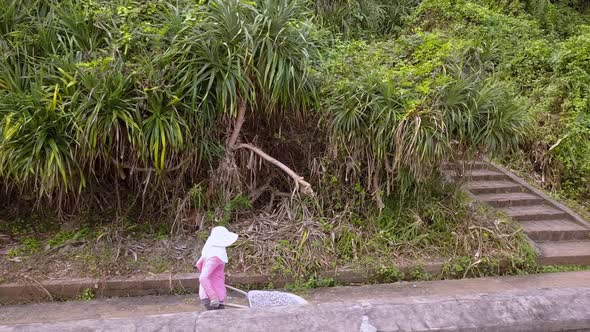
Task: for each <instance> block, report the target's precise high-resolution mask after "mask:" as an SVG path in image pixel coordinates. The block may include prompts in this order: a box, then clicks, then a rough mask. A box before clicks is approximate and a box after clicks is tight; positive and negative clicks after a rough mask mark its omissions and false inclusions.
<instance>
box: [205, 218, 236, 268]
mask: <svg viewBox="0 0 590 332" xmlns="http://www.w3.org/2000/svg"><path fill="white" fill-rule="evenodd" d="M237 239H238V234H236V233H232V232H230V231H228V230H227V228H225V227H223V226H217V227H214V228H213V229H212V230H211V235H209V238H207V242H205V245H204V246H203V250H202V251H201V256H203V257H212V256H217V257H219V259H221V260H222V261H223V262H224V263H227V262H228V258H227V253H226V251H225V248H226V247H229V246H231V245H232V244H233V243H234V242H236V240H237Z"/></svg>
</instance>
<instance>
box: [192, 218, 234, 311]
mask: <svg viewBox="0 0 590 332" xmlns="http://www.w3.org/2000/svg"><path fill="white" fill-rule="evenodd" d="M237 239H238V234H235V233H232V232H230V231H228V230H227V228H225V227H223V226H217V227H215V228H213V230H212V231H211V235H210V236H209V238H208V239H207V242H205V245H204V246H203V250H202V251H201V258H199V260H198V261H197V262H196V263H195V266H196V267H197V269H199V271H200V272H201V274H200V276H199V298H200V299H201V303H203V305H204V306H205V308H207V310H216V309H223V308H224V306H223V303H224V302H225V297H226V290H225V264H226V263H227V262H228V259H227V252H226V251H225V248H226V247H229V246H230V245H232V244H233V243H234V242H236V240H237Z"/></svg>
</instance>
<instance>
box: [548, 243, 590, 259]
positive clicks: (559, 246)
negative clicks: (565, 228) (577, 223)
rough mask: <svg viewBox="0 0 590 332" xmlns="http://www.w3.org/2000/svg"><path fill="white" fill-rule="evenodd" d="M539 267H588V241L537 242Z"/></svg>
mask: <svg viewBox="0 0 590 332" xmlns="http://www.w3.org/2000/svg"><path fill="white" fill-rule="evenodd" d="M537 247H538V248H539V251H540V255H539V264H541V265H590V241H588V240H587V241H560V242H539V243H537Z"/></svg>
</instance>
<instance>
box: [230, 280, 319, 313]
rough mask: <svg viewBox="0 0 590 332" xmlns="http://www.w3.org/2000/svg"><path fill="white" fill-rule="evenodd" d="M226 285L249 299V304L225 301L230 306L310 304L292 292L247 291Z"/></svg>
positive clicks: (254, 306)
mask: <svg viewBox="0 0 590 332" xmlns="http://www.w3.org/2000/svg"><path fill="white" fill-rule="evenodd" d="M225 287H226V288H227V289H229V290H231V291H234V292H236V293H238V294H240V295H243V296H244V297H245V298H246V299H247V300H248V305H247V306H245V305H241V304H234V303H224V305H225V306H226V307H229V308H269V307H281V306H288V305H302V304H308V302H307V301H305V300H304V299H303V298H302V297H300V296H297V295H295V294H291V293H286V292H279V291H262V290H251V291H248V292H245V291H243V290H241V289H238V288H235V287H232V286H228V285H225Z"/></svg>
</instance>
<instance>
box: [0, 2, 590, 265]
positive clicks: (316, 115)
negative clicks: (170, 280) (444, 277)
mask: <svg viewBox="0 0 590 332" xmlns="http://www.w3.org/2000/svg"><path fill="white" fill-rule="evenodd" d="M0 5H1V6H2V8H3V12H2V13H0V183H2V185H3V186H2V189H3V191H2V193H1V195H2V201H3V204H4V212H3V216H4V217H5V218H10V219H13V218H20V217H22V218H31V216H30V215H29V214H30V212H31V206H34V211H33V212H34V214H35V218H41V219H49V220H52V221H53V220H56V218H57V220H60V221H62V222H66V221H69V220H71V219H75V220H81V221H82V222H83V223H86V224H88V225H89V227H90V228H91V229H93V230H92V231H90V230H89V229H90V228H87V230H89V234H94V235H92V236H91V235H89V234H84V236H81V237H80V238H82V239H92V240H93V241H94V240H96V241H97V242H99V240H108V241H111V243H110V244H112V243H115V242H116V239H115V238H116V236H115V235H116V234H129V224H138V223H139V224H145V223H146V222H147V221H149V220H158V223H157V224H158V225H160V224H162V225H163V226H162V225H160V226H149V227H155V228H156V229H161V228H160V227H163V228H162V229H164V231H162V232H159V233H163V234H167V233H169V232H171V233H174V232H177V231H194V230H202V229H206V226H209V225H211V224H213V223H233V226H232V227H235V228H236V229H238V230H240V231H243V233H242V235H243V236H244V237H245V238H246V239H245V240H244V242H243V243H241V244H239V246H240V247H241V248H242V249H243V252H244V253H248V255H246V256H247V257H251V258H244V256H240V260H239V261H240V263H239V266H236V267H235V268H236V269H238V270H240V269H245V266H247V265H248V264H254V263H255V262H260V257H263V258H264V259H267V260H266V261H265V262H264V263H260V264H261V265H265V264H266V267H268V268H272V269H274V270H279V271H289V272H290V273H295V272H297V273H299V272H301V270H309V271H314V270H321V269H322V268H326V267H327V266H331V265H333V264H347V263H348V262H350V261H357V262H358V261H360V260H361V258H362V257H367V262H363V263H367V264H368V263H371V264H375V263H376V264H381V263H382V261H383V258H384V257H385V258H387V259H389V260H391V259H392V257H391V254H390V253H392V252H393V253H394V254H393V256H395V257H394V260H396V261H398V262H399V261H403V260H406V259H414V258H416V257H418V256H420V254H421V255H422V256H424V257H427V258H440V257H443V256H444V257H445V258H446V257H455V258H456V260H454V261H453V262H454V263H453V264H454V265H453V266H455V267H457V266H458V267H459V268H451V269H450V271H451V272H449V274H450V275H452V274H453V273H452V271H454V270H458V271H455V272H457V273H458V274H462V273H463V272H460V271H464V270H465V269H467V270H468V271H471V270H473V269H474V267H478V266H482V268H481V269H482V270H481V271H480V272H481V274H485V273H489V270H490V269H491V270H494V271H496V273H500V272H498V270H499V268H498V266H499V265H500V263H499V262H500V260H510V261H511V262H512V265H511V267H510V268H508V269H506V270H509V271H511V272H515V271H516V272H517V271H522V270H527V269H528V268H529V267H530V265H531V255H530V250H529V248H528V247H526V245H524V242H525V241H524V239H523V238H521V237H520V235H519V234H516V233H514V232H512V231H513V229H512V226H511V225H508V224H506V225H504V224H503V223H502V225H504V226H499V224H498V223H497V220H498V219H496V220H494V218H495V217H494V216H491V215H490V214H486V213H484V212H482V211H479V210H478V209H474V208H473V206H471V205H470V204H469V203H468V202H467V201H466V200H465V199H464V198H462V197H461V195H460V194H458V193H456V192H455V191H454V188H452V187H448V186H443V185H442V183H441V179H440V176H439V169H440V165H441V163H443V162H446V161H453V160H465V159H469V158H472V157H474V156H479V155H487V156H488V157H491V158H494V159H499V160H501V161H502V162H504V163H506V164H508V165H509V166H511V167H512V168H513V169H516V170H518V171H522V172H523V173H526V174H528V175H530V176H531V180H533V181H537V182H538V183H539V184H540V185H542V186H544V187H546V188H549V189H552V190H554V191H555V192H557V193H558V194H559V195H562V196H565V197H567V198H569V199H573V200H577V201H578V202H580V203H582V205H583V204H585V203H584V202H588V201H589V200H590V14H589V8H588V6H587V4H586V3H585V1H575V0H559V1H558V0H556V1H549V0H535V1H533V0H530V1H528V0H523V1H519V0H514V1H511V0H424V1H419V0H392V1H384V0H316V1H303V0H260V1H245V0H209V1H206V0H168V1H163V0H150V1H135V0H118V1H107V0H78V1H75V0H67V1H58V0H50V1H46V0H27V1H17V0H0ZM586 204H587V203H586ZM586 208H588V206H587V205H586ZM54 212H55V213H54ZM483 216H486V217H485V218H484V217H483ZM33 219H34V218H33ZM110 220H117V221H119V222H120V223H119V224H118V226H116V227H115V226H112V227H111V226H110V223H109V222H108V221H110ZM473 220H479V221H478V222H479V224H478V225H477V226H471V224H470V223H471V222H472V221H473ZM105 225H106V226H105ZM122 225H123V226H122ZM285 225H288V226H285ZM486 225H492V228H494V229H496V231H495V232H491V233H490V231H485V230H484V228H478V227H484V226H486ZM10 227H12V226H10V225H6V227H4V228H6V229H3V230H2V231H6V232H7V233H18V235H19V236H24V240H22V241H21V247H22V248H21V253H22V252H26V253H30V254H33V253H34V252H37V251H39V244H37V243H36V242H35V241H36V240H35V239H34V237H35V231H34V230H31V231H26V232H21V233H19V232H11V231H10V230H8V229H9V228H10ZM96 227H98V228H100V229H102V228H101V227H105V229H103V230H102V231H98V230H94V228H96ZM99 233H100V234H103V235H97V234H99ZM59 234H62V235H63V234H66V235H67V236H66V237H65V238H67V239H66V240H64V241H62V243H60V244H56V243H53V245H52V244H51V243H49V242H51V241H54V242H55V241H57V240H55V238H56V237H57V238H59ZM72 234H77V232H73V231H72V232H71V234H70V233H64V232H63V231H61V232H58V233H57V234H54V235H52V236H46V237H44V238H42V239H40V240H42V241H45V242H46V243H47V245H48V248H51V247H52V246H53V247H54V248H55V247H60V246H61V245H63V244H64V243H66V242H67V243H70V242H72V241H78V238H76V239H75V240H72V239H73V235H72ZM104 234H108V235H104ZM255 234H257V235H255ZM515 234H516V235H515ZM31 236H33V238H31ZM64 236H65V235H64ZM257 236H258V237H257ZM59 239H61V238H59ZM25 240H26V241H27V243H24V242H23V241H25ZM68 241H70V242H68ZM482 243H484V244H483V247H482ZM109 248H110V247H109V245H108V244H105V248H103V249H105V250H107V251H108V250H110V249H109ZM475 248H478V249H475ZM482 248H483V249H482ZM15 250H17V249H15ZM482 250H483V252H482ZM475 252H476V254H474V253H475ZM111 254H112V253H111ZM13 256H18V255H16V252H13ZM82 256H83V255H82ZM107 256H108V255H107ZM76 257H81V256H80V255H78V256H76ZM83 257H85V256H83ZM117 257H119V255H118V254H117ZM277 257H279V258H277ZM481 257H485V259H484V260H482V258H481ZM236 259H237V258H236ZM250 260H251V261H250ZM368 260H370V261H371V262H368ZM98 261H100V260H98ZM135 261H137V257H135ZM482 262H483V263H482ZM85 264H88V263H87V262H86V263H85ZM130 264H134V263H130ZM384 264H386V263H384ZM451 265H452V264H451ZM111 268H112V267H108V268H105V270H109V269H111ZM261 268H262V267H261ZM97 270H100V269H99V268H98V267H97ZM470 273H471V272H470ZM475 274H477V273H475ZM465 275H467V272H465Z"/></svg>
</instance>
